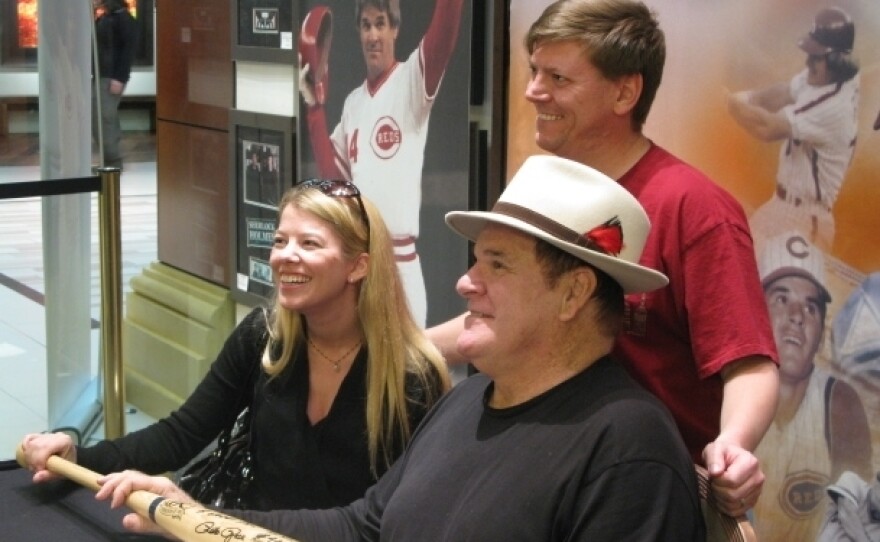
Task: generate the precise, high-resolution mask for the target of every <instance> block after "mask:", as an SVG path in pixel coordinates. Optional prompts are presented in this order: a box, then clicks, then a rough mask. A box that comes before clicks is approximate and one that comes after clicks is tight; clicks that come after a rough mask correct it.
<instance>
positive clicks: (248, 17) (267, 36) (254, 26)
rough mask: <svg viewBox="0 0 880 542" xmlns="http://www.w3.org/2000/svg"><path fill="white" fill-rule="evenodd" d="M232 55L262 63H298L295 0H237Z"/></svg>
mask: <svg viewBox="0 0 880 542" xmlns="http://www.w3.org/2000/svg"><path fill="white" fill-rule="evenodd" d="M231 8H232V57H233V58H234V59H236V60H255V61H258V62H280V63H291V64H293V63H294V62H296V53H295V50H294V39H295V38H296V28H297V26H296V20H297V16H296V6H295V2H294V1H293V0H233V1H232V2H231Z"/></svg>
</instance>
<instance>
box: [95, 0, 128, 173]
mask: <svg viewBox="0 0 880 542" xmlns="http://www.w3.org/2000/svg"><path fill="white" fill-rule="evenodd" d="M92 5H93V6H94V8H95V15H96V17H97V18H96V19H95V36H96V41H97V48H98V71H97V74H95V76H96V77H97V78H98V89H97V92H96V91H95V89H94V88H93V89H92V137H93V138H94V140H95V142H96V143H98V144H99V145H100V146H101V155H102V160H100V162H101V164H102V165H104V166H107V167H118V168H120V169H121V168H122V154H121V152H120V150H119V140H120V139H121V137H122V127H121V126H120V124H119V102H120V101H121V100H122V92H123V91H124V90H125V85H126V84H127V83H128V80H129V78H130V77H131V64H132V62H133V61H134V51H135V47H136V45H137V40H138V27H137V24H136V23H135V20H134V17H132V16H131V13H130V12H129V11H128V8H127V7H126V5H125V2H124V1H123V0H93V4H92ZM99 110H100V120H99V118H98V111H99ZM99 130H100V131H99Z"/></svg>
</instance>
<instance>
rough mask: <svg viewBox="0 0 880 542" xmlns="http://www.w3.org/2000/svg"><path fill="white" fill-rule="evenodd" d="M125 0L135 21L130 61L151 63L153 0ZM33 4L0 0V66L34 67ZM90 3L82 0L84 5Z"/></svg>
mask: <svg viewBox="0 0 880 542" xmlns="http://www.w3.org/2000/svg"><path fill="white" fill-rule="evenodd" d="M125 2H126V5H127V7H128V10H129V12H131V14H132V16H133V17H134V19H135V21H136V22H137V25H138V43H137V45H136V46H135V53H134V62H133V65H134V66H152V65H153V4H154V0H125ZM37 4H38V0H0V66H2V67H10V68H32V69H36V67H37V49H38V47H39V43H38V39H37ZM91 5H92V4H91V2H89V3H88V4H86V3H85V2H83V7H84V8H85V7H86V6H89V9H91V7H90V6H91Z"/></svg>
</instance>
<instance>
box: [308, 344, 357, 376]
mask: <svg viewBox="0 0 880 542" xmlns="http://www.w3.org/2000/svg"><path fill="white" fill-rule="evenodd" d="M306 340H307V341H308V342H309V344H310V345H312V348H314V349H315V352H317V353H319V354H321V356H322V357H323V358H324V359H326V360H327V361H328V362H329V363H330V365H332V366H333V368H334V369H335V370H336V372H337V373H338V372H339V369H340V367H339V364H340V363H342V360H344V359H345V358H347V357H348V356H349V355H351V353H352V352H354V351H355V350H357V348H358V347H360V345H361V341H358V342H356V343H354V346H352V347H351V348H349V349H348V351H347V352H346V353H345V354H342V356H340V357H339V359H337V360H335V361H334V360H333V358H331V357H330V356H328V355H327V354H325V353H324V352H322V351H321V349H320V348H318V345H316V344H315V343H313V342H312V339H311V338H309V337H308V336H306Z"/></svg>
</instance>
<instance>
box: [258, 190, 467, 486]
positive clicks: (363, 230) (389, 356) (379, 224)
mask: <svg viewBox="0 0 880 542" xmlns="http://www.w3.org/2000/svg"><path fill="white" fill-rule="evenodd" d="M362 201H363V205H364V209H365V210H366V213H367V220H366V221H365V220H364V218H363V217H362V216H361V209H360V207H359V205H358V204H357V202H356V201H355V198H353V197H335V196H327V195H325V194H324V193H323V192H321V190H319V189H317V188H301V187H297V186H294V187H293V188H291V189H289V190H287V191H286V192H285V193H284V196H283V197H282V198H281V203H280V204H279V206H278V214H279V216H280V215H281V212H282V211H283V210H284V209H285V208H286V207H287V206H288V205H293V206H294V207H296V208H297V209H300V210H303V211H306V212H309V213H311V214H313V215H315V216H317V217H318V218H321V219H322V220H325V221H327V222H328V223H329V224H331V225H332V226H333V228H334V230H335V231H336V233H337V234H338V235H339V236H340V237H341V238H342V245H343V251H344V252H345V256H346V257H347V258H350V259H353V258H356V257H357V256H358V255H359V254H361V253H364V252H366V253H368V254H369V264H368V267H367V274H366V276H365V277H364V279H363V280H362V281H361V284H360V292H359V294H358V306H357V311H358V319H359V321H360V326H361V330H362V332H363V335H364V340H365V341H366V346H367V406H366V413H367V420H366V422H367V439H368V446H369V453H370V465H371V468H372V470H373V474H374V475H375V476H378V474H377V473H378V472H379V469H378V465H379V461H380V460H381V461H383V463H384V466H385V467H386V468H387V467H388V466H390V465H391V463H392V462H393V460H394V457H392V452H393V450H394V449H395V444H398V445H399V444H400V442H399V441H396V440H395V434H399V435H400V436H401V437H402V438H403V440H402V442H403V443H406V442H408V441H409V438H410V436H411V434H412V431H413V429H414V428H413V427H410V423H409V419H408V416H407V401H408V399H407V395H406V389H405V380H406V378H405V377H406V375H407V374H408V373H409V374H412V375H414V376H415V377H416V378H417V379H418V382H419V383H420V385H421V387H422V389H424V390H425V394H424V400H425V402H426V404H425V408H426V409H427V408H428V407H430V406H431V405H432V404H433V403H434V402H436V401H437V399H439V397H440V395H442V394H443V393H445V392H446V391H447V390H448V389H449V387H450V379H449V373H448V371H447V368H446V363H445V361H444V360H443V357H442V356H441V354H440V352H439V351H438V350H437V348H436V347H435V346H434V345H433V344H432V343H431V342H430V341H429V340H428V339H427V337H426V336H425V334H424V333H423V331H422V329H421V328H420V327H419V326H418V325H417V324H416V323H415V321H414V320H413V317H412V314H411V313H410V311H409V306H408V305H407V301H406V294H405V293H404V289H403V284H402V282H401V279H400V274H399V272H398V270H397V263H396V262H395V260H394V249H393V246H392V241H391V234H390V233H389V232H388V228H387V227H386V226H385V222H384V221H383V220H382V216H381V215H380V214H379V212H378V210H376V207H375V206H374V205H373V204H372V202H370V201H369V200H367V199H364V198H362ZM266 321H267V325H268V327H269V342H268V344H267V345H266V349H265V351H264V352H263V367H264V369H265V370H266V372H267V373H268V374H269V375H270V377H274V376H276V375H278V374H280V373H281V372H282V371H283V370H284V368H285V367H287V365H288V364H290V363H292V362H293V353H294V352H295V351H296V349H297V347H298V346H299V345H300V343H301V342H302V341H304V340H305V334H304V329H303V319H302V317H301V315H300V314H299V313H297V312H295V311H291V310H287V309H285V308H283V307H281V306H280V305H279V302H278V299H277V297H276V299H275V300H274V302H273V304H272V309H271V310H270V311H269V313H268V314H267V318H266ZM273 352H274V353H275V354H276V355H277V356H278V357H277V358H273ZM438 377H439V384H440V386H439V389H438V388H437V387H436V384H437V378H438Z"/></svg>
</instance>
